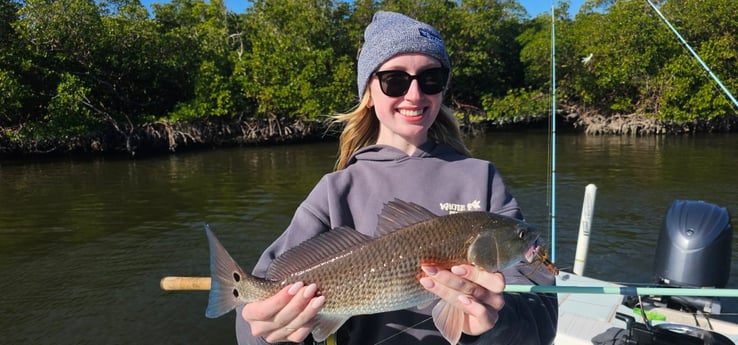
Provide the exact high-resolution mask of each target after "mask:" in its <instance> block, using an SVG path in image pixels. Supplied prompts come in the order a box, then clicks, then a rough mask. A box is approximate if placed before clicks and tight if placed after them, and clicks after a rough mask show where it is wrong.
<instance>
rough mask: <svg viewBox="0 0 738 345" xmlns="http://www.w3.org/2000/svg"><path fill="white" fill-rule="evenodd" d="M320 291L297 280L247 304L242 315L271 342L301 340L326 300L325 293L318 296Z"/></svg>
mask: <svg viewBox="0 0 738 345" xmlns="http://www.w3.org/2000/svg"><path fill="white" fill-rule="evenodd" d="M317 292H318V288H317V286H316V285H315V284H310V285H308V286H304V284H303V283H294V284H292V285H290V286H287V287H285V288H283V289H282V290H280V291H279V292H278V293H277V294H275V295H274V296H272V297H269V298H267V299H265V300H263V301H258V302H253V303H249V304H247V305H246V306H244V308H243V311H242V316H243V318H244V319H245V320H246V321H247V322H248V323H249V324H250V326H251V332H252V333H253V334H254V335H255V336H259V337H264V339H265V340H267V341H268V342H278V341H292V342H299V341H302V340H303V339H305V337H307V335H308V334H309V333H310V331H311V329H312V325H311V324H310V322H311V320H312V319H313V318H314V317H315V315H317V313H318V312H319V311H320V309H321V308H322V307H323V304H324V303H325V297H324V296H317V297H316V296H315V295H316V293H317Z"/></svg>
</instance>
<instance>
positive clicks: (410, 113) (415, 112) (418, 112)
mask: <svg viewBox="0 0 738 345" xmlns="http://www.w3.org/2000/svg"><path fill="white" fill-rule="evenodd" d="M424 110H425V109H416V110H408V109H400V110H399V113H400V114H402V115H403V116H408V117H416V116H420V115H423V112H424Z"/></svg>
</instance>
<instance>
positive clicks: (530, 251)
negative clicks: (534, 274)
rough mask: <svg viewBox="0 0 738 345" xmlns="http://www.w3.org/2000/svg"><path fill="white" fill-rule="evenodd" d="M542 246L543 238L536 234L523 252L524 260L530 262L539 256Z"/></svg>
mask: <svg viewBox="0 0 738 345" xmlns="http://www.w3.org/2000/svg"><path fill="white" fill-rule="evenodd" d="M541 248H543V240H541V237H540V235H539V236H536V238H535V239H534V240H533V241H531V244H530V246H528V248H527V249H526V250H525V252H524V253H523V258H524V259H525V261H526V262H528V263H531V262H533V260H535V259H536V258H537V257H538V256H539V253H538V252H539V251H540V250H541Z"/></svg>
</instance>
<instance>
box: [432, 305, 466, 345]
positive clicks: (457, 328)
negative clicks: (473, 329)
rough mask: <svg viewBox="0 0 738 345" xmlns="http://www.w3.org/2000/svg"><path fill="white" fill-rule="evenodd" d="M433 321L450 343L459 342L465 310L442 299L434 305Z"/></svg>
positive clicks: (453, 344)
mask: <svg viewBox="0 0 738 345" xmlns="http://www.w3.org/2000/svg"><path fill="white" fill-rule="evenodd" d="M433 323H434V324H436V328H438V330H439V331H440V332H441V335H443V337H444V338H446V340H448V342H449V343H450V344H452V345H455V344H458V343H459V339H461V331H462V330H463V327H464V312H463V311H461V309H458V308H455V307H454V306H453V305H451V304H448V303H446V301H444V300H440V301H438V304H436V306H435V307H433Z"/></svg>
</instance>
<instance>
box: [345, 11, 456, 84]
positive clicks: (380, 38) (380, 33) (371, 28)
mask: <svg viewBox="0 0 738 345" xmlns="http://www.w3.org/2000/svg"><path fill="white" fill-rule="evenodd" d="M405 53H421V54H426V55H429V56H432V57H434V58H436V59H438V61H440V62H441V65H442V66H443V67H446V68H449V69H450V68H451V62H450V61H449V59H448V54H447V53H446V46H445V45H444V44H443V39H442V38H441V34H440V33H438V31H437V30H436V29H435V28H433V27H432V26H430V25H428V24H426V23H423V22H419V21H417V20H415V19H412V18H410V17H408V16H405V15H403V14H400V13H395V12H385V11H379V12H377V13H375V14H374V18H373V19H372V22H371V23H370V24H369V25H368V26H367V27H366V30H364V45H363V46H362V47H361V51H360V52H359V62H358V68H357V70H358V71H357V74H356V83H357V84H358V87H359V98H361V97H362V96H363V95H364V90H365V89H366V84H367V81H369V77H371V75H372V72H374V71H375V70H376V69H377V68H378V67H379V65H381V64H383V63H384V62H385V61H387V60H389V59H390V58H392V57H394V56H396V55H399V54H405Z"/></svg>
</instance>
